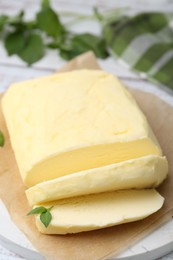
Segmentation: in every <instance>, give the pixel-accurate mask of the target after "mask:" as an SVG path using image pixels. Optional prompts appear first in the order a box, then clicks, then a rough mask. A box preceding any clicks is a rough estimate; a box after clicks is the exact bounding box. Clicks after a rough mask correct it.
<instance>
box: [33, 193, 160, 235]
mask: <svg viewBox="0 0 173 260" xmlns="http://www.w3.org/2000/svg"><path fill="white" fill-rule="evenodd" d="M163 202H164V198H163V197H162V196H161V195H159V193H158V192H157V191H155V190H154V189H153V190H128V191H116V192H111V193H100V194H95V195H89V196H83V197H77V198H71V199H66V200H61V201H57V202H56V203H55V202H54V203H49V204H45V205H44V204H43V206H45V207H50V206H54V207H53V208H52V209H51V214H52V220H51V222H50V224H49V226H48V227H47V228H45V227H44V225H43V224H42V223H41V221H40V218H39V216H37V217H36V225H37V227H38V229H39V231H40V232H42V233H44V234H67V233H78V232H82V231H90V230H95V229H100V228H105V227H110V226H114V225H118V224H122V223H126V222H131V221H136V220H139V219H143V218H145V217H147V216H149V215H151V214H153V213H154V212H156V211H157V210H159V209H160V208H161V207H162V205H163Z"/></svg>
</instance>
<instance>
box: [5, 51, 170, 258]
mask: <svg viewBox="0 0 173 260" xmlns="http://www.w3.org/2000/svg"><path fill="white" fill-rule="evenodd" d="M81 68H90V69H94V68H96V69H97V68H98V69H99V67H98V65H97V63H96V60H95V58H94V56H93V54H92V53H88V54H85V55H81V56H79V57H78V58H76V59H75V60H73V61H71V62H70V63H68V64H67V66H65V67H64V68H63V69H61V71H62V70H63V71H65V70H73V69H81ZM115 73H116V72H115ZM131 91H132V90H131ZM132 92H133V94H134V96H135V98H136V100H137V101H138V103H139V105H140V107H141V109H142V110H143V111H144V113H145V114H146V116H147V118H148V120H149V122H150V124H151V126H152V128H153V130H154V132H155V134H156V136H157V138H158V140H159V142H160V144H161V147H162V149H163V152H164V154H165V155H166V156H167V158H168V161H169V177H168V178H167V180H166V181H165V182H164V183H163V184H162V185H161V187H160V188H159V191H160V193H161V194H162V195H163V196H164V197H165V203H164V206H163V208H162V209H161V210H159V211H158V212H157V213H155V214H153V215H152V216H150V217H148V218H146V219H144V220H142V221H137V222H133V223H129V224H123V225H119V226H116V227H112V228H106V229H102V230H98V231H92V232H84V233H80V234H75V235H66V236H58V235H43V234H41V233H39V232H38V231H37V228H36V227H35V221H34V217H28V216H26V214H27V212H28V211H29V210H30V207H29V205H28V203H27V200H26V197H25V194H24V190H25V187H24V185H23V182H22V180H21V178H20V174H19V171H18V168H17V164H16V161H15V158H14V154H13V151H12V149H11V146H10V141H9V137H8V133H7V129H6V126H5V122H4V119H3V115H2V111H0V129H2V130H3V132H4V133H5V141H6V142H5V147H4V148H2V149H0V197H1V199H2V200H3V202H4V204H5V205H6V207H7V209H8V211H9V213H10V215H11V218H12V220H13V221H14V223H15V224H16V225H17V226H18V227H19V229H20V230H21V231H22V232H23V233H24V234H25V235H26V236H27V237H28V238H29V240H30V241H31V243H32V244H33V246H34V247H35V248H36V249H37V250H38V251H40V253H41V254H42V255H44V256H45V257H46V259H50V260H55V259H56V260H69V259H70V260H98V259H106V258H108V256H111V255H114V254H115V253H117V254H118V253H120V252H121V251H122V250H124V249H125V248H127V246H129V245H132V244H133V243H135V242H136V241H137V240H139V239H141V238H142V237H144V236H146V235H147V234H148V233H150V232H152V231H153V230H154V229H156V228H157V227H158V226H159V225H161V224H162V223H164V222H166V221H168V220H169V219H170V218H171V217H172V215H173V160H172V156H173V107H171V106H169V105H168V104H166V103H164V102H163V101H161V100H160V99H159V98H157V97H156V96H154V95H152V94H148V93H144V92H141V91H137V90H133V91H132Z"/></svg>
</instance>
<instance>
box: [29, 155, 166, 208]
mask: <svg viewBox="0 0 173 260" xmlns="http://www.w3.org/2000/svg"><path fill="white" fill-rule="evenodd" d="M167 172H168V163H167V160H166V158H165V157H160V156H157V155H147V156H145V157H141V158H137V159H132V160H128V161H126V162H120V163H116V164H111V165H107V166H103V167H100V168H94V169H90V170H86V171H82V172H77V173H74V174H71V175H67V176H63V177H60V178H57V179H54V180H50V181H46V182H42V183H40V184H37V185H35V186H33V187H31V188H29V189H27V190H26V196H27V199H28V201H29V203H30V204H31V205H35V204H40V203H43V202H48V201H53V200H59V199H64V198H69V197H75V196H81V195H87V194H94V193H101V192H106V191H114V190H123V189H133V188H136V189H142V188H151V187H152V188H153V187H156V186H158V185H159V184H160V183H161V182H162V181H163V180H164V179H165V178H166V176H167Z"/></svg>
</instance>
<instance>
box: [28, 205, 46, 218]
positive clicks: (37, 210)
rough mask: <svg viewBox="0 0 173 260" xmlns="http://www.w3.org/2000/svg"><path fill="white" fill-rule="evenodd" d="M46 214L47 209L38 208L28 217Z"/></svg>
mask: <svg viewBox="0 0 173 260" xmlns="http://www.w3.org/2000/svg"><path fill="white" fill-rule="evenodd" d="M45 212H47V209H46V208H45V207H37V208H34V209H32V210H31V211H29V212H28V214H27V215H28V216H29V215H35V214H42V213H45Z"/></svg>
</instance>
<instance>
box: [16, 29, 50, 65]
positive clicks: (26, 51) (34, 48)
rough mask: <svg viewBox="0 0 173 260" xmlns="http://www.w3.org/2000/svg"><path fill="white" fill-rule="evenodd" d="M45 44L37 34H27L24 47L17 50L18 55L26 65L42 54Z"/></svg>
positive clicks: (39, 57) (38, 58)
mask: <svg viewBox="0 0 173 260" xmlns="http://www.w3.org/2000/svg"><path fill="white" fill-rule="evenodd" d="M44 51H45V46H44V43H43V40H42V38H41V36H40V35H39V34H36V33H32V34H29V36H28V37H27V40H26V44H25V46H24V48H23V49H22V50H21V51H20V52H19V54H18V55H19V57H20V58H21V59H22V60H24V61H25V62H27V64H28V65H31V64H33V63H34V62H36V61H38V60H40V59H41V58H42V57H43V56H44Z"/></svg>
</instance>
